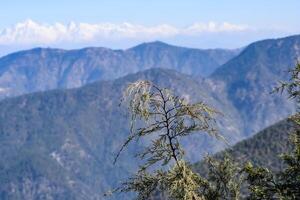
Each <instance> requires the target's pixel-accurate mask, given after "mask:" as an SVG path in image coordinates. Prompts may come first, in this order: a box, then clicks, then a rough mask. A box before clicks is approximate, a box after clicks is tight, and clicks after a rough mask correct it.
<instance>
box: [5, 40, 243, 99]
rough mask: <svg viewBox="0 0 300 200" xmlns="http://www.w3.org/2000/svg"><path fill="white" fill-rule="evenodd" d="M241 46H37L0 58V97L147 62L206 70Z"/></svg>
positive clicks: (109, 75) (120, 72)
mask: <svg viewBox="0 0 300 200" xmlns="http://www.w3.org/2000/svg"><path fill="white" fill-rule="evenodd" d="M239 52H240V50H222V49H212V50H200V49H190V48H184V47H177V46H172V45H168V44H165V43H162V42H153V43H144V44H141V45H138V46H136V47H133V48H130V49H127V50H111V49H107V48H101V47H99V48H96V47H91V48H85V49H79V50H69V51H67V50H61V49H45V48H36V49H32V50H27V51H20V52H17V53H13V54H9V55H7V56H4V57H2V58H0V98H1V97H2V98H3V97H5V96H15V95H21V94H25V93H30V92H36V91H45V90H49V89H56V88H74V87H80V86H83V85H85V84H87V83H91V82H94V81H98V80H113V79H115V78H119V77H121V76H124V75H127V74H130V73H135V72H138V71H141V70H146V69H150V68H168V69H174V70H176V71H179V72H182V73H185V74H192V75H194V76H204V77H206V76H208V75H210V74H211V73H212V72H213V71H214V70H215V69H216V68H217V67H219V66H220V65H222V64H224V63H225V62H227V61H228V60H229V59H231V58H233V57H234V56H236V55H237V54H238V53H239Z"/></svg>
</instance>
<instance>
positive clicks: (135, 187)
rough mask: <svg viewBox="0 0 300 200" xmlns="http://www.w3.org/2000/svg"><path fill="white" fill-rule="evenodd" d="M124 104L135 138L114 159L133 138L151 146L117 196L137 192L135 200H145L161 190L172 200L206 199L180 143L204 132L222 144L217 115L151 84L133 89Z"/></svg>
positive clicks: (143, 153)
mask: <svg viewBox="0 0 300 200" xmlns="http://www.w3.org/2000/svg"><path fill="white" fill-rule="evenodd" d="M123 102H124V103H126V105H127V106H128V109H129V111H130V112H131V135H130V136H129V137H128V139H127V140H126V142H125V143H124V145H123V146H122V148H121V150H120V152H119V153H118V154H117V156H116V159H117V158H118V157H119V156H120V153H121V151H122V150H123V149H124V148H125V147H126V146H127V145H128V144H129V143H130V142H131V141H132V140H134V139H136V140H139V139H140V138H143V137H146V136H149V137H150V138H151V139H152V142H151V143H150V144H149V146H147V147H146V148H145V149H144V151H143V152H142V153H140V154H138V156H139V157H140V158H141V159H142V160H145V163H144V164H143V165H142V166H140V169H139V172H138V173H137V174H136V175H135V176H134V177H132V178H131V179H129V181H128V182H125V183H124V184H123V186H122V187H120V188H118V189H117V191H121V192H129V191H134V192H137V193H138V196H137V199H141V200H142V199H147V198H148V197H149V196H150V195H151V194H152V193H153V192H154V191H155V190H157V189H159V190H161V191H167V193H168V195H169V196H170V197H171V198H173V199H184V200H193V199H195V200H197V199H199V200H200V199H203V197H202V194H201V193H199V187H200V185H201V184H202V178H201V177H200V176H199V175H198V174H196V173H194V172H193V171H192V170H191V169H190V167H189V166H188V165H187V164H186V162H185V161H184V151H183V149H182V147H181V145H180V139H181V138H182V137H186V136H189V135H191V134H194V133H204V132H206V133H209V134H210V135H211V136H213V137H216V138H219V139H221V138H222V137H221V136H220V135H219V134H218V132H217V131H216V129H215V128H214V126H215V120H214V115H216V114H217V112H216V111H215V110H214V109H212V108H210V107H209V106H207V105H206V104H205V103H203V102H198V103H189V102H188V101H187V100H186V99H184V98H181V97H179V96H176V95H174V94H173V93H172V91H170V90H168V89H165V88H159V87H158V86H156V85H155V84H153V83H151V82H149V81H137V82H135V83H132V84H130V85H129V86H128V88H127V90H126V91H125V93H124V98H123ZM154 164H158V165H156V166H159V165H161V166H162V167H161V169H159V170H154V171H153V170H149V168H150V167H151V166H153V165H154ZM163 166H164V167H163ZM147 170H148V171H150V172H148V171H147Z"/></svg>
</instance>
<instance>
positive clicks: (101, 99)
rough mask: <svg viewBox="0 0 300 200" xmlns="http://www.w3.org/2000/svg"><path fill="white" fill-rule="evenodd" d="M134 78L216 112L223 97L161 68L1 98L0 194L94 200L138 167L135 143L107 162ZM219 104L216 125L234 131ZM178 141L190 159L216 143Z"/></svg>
mask: <svg viewBox="0 0 300 200" xmlns="http://www.w3.org/2000/svg"><path fill="white" fill-rule="evenodd" d="M137 79H149V80H153V81H154V82H156V83H157V84H159V85H161V86H165V87H168V88H174V89H175V90H176V92H177V93H180V94H182V95H185V96H186V97H189V98H190V100H191V101H192V100H196V99H197V100H200V99H203V100H204V101H206V102H209V103H210V104H213V105H214V106H215V107H217V108H218V109H220V108H221V107H223V106H224V105H223V104H224V103H225V102H226V101H225V102H222V104H221V103H219V102H218V101H217V100H216V98H215V97H214V95H212V94H211V93H210V92H209V90H207V88H208V86H206V85H205V83H203V82H198V81H195V80H193V79H192V78H191V77H189V76H186V75H183V74H180V73H177V72H175V71H171V70H163V69H151V70H147V71H145V72H140V73H137V74H133V75H129V76H126V77H124V78H121V79H117V80H115V81H106V82H99V83H94V84H91V85H87V86H85V87H82V88H79V89H70V90H54V91H48V92H40V93H34V94H29V95H25V96H20V97H14V98H7V99H4V100H2V101H1V102H0V153H1V155H2V156H1V158H0V186H1V187H0V191H1V192H0V194H1V199H28V200H30V199H45V198H48V199H97V198H100V197H101V195H103V193H104V192H105V191H106V190H108V189H110V188H111V187H112V186H116V184H117V183H118V182H119V181H120V180H121V179H122V178H124V177H126V176H127V175H128V172H133V171H134V170H135V167H136V166H137V162H136V161H135V160H134V157H133V155H134V153H135V152H136V151H137V149H139V145H138V146H136V145H132V146H130V148H129V150H128V151H126V152H124V153H123V154H122V157H123V158H122V159H121V160H120V161H119V162H118V164H117V165H115V166H113V164H112V161H113V156H114V153H115V152H117V150H118V148H119V147H120V145H121V144H122V143H123V141H124V140H125V139H126V136H127V135H128V127H129V123H128V121H127V119H128V116H126V115H125V112H124V110H123V109H122V108H120V107H118V104H119V99H120V94H121V93H122V90H123V88H124V87H125V86H126V84H127V83H129V82H132V81H135V80H137ZM186 86H189V87H186ZM207 91H208V92H207ZM215 96H216V94H215ZM226 109H228V110H227V111H226V112H228V113H230V114H229V116H230V115H232V116H233V117H232V118H226V119H224V120H222V123H221V124H222V127H223V128H222V130H224V132H226V127H235V129H236V130H238V124H239V123H238V122H237V121H236V122H235V120H234V119H235V118H234V116H235V113H234V112H230V110H231V109H230V107H227V108H226ZM237 119H238V118H237ZM236 126H237V127H236ZM229 131H230V130H227V133H228V132H229ZM238 134H239V133H238V132H235V134H233V135H234V137H235V139H234V138H233V139H232V140H237V138H238V137H237V135H238ZM183 142H184V143H185V144H186V147H187V150H188V155H189V157H190V158H191V159H193V160H196V159H199V158H200V157H201V156H203V153H204V152H205V151H210V150H215V151H216V150H218V149H220V147H221V144H220V143H219V144H217V143H216V142H215V141H212V140H210V139H209V138H208V137H193V138H191V139H189V140H186V141H183ZM142 144H143V141H142V143H141V145H142ZM187 144H188V145H187ZM195 150H196V151H195ZM119 198H120V197H119Z"/></svg>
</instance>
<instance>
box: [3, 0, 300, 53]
mask: <svg viewBox="0 0 300 200" xmlns="http://www.w3.org/2000/svg"><path fill="white" fill-rule="evenodd" d="M299 8H300V1H299V0H285V1H283V0H247V1H246V0H243V1H242V0H210V1H208V0H185V1H183V0H181V1H180V0H148V1H142V0H118V1H117V0H107V1H103V0H84V1H83V0H49V1H41V0H26V1H20V0H19V1H16V0H9V1H8V0H7V1H5V2H4V1H1V2H0V18H1V21H0V46H8V47H14V46H19V47H20V48H21V47H23V46H24V47H25V46H26V47H27V46H28V47H31V46H56V47H61V48H73V47H74V48H76V47H82V46H99V45H101V46H108V47H112V48H126V47H130V46H132V45H135V44H137V43H139V42H143V41H151V40H162V41H165V42H169V43H173V44H177V45H182V46H191V47H197V48H216V47H222V48H237V47H239V46H244V45H246V44H248V43H249V42H252V41H255V40H258V39H264V38H269V37H282V36H286V35H290V34H297V33H300V20H299V19H300V14H299V13H300V12H299ZM70 22H74V23H75V26H74V27H76V31H77V32H76V33H75V32H74V30H75V29H74V28H73V29H72V31H73V32H72V33H69V32H70V30H71V28H70ZM125 22H126V23H128V24H125V25H124V23H125ZM55 23H59V25H57V26H56V25H55ZM80 23H83V25H82V24H81V25H80ZM107 23H108V25H109V26H108V25H107ZM97 24H98V26H97V27H96V26H94V25H97ZM99 24H100V25H99ZM162 25H163V26H162ZM103 27H104V28H103ZM124 27H125V28H124ZM195 27H196V28H195ZM108 28H109V31H110V32H109V33H107V32H105V31H107V29H108ZM53 29H55V31H54V32H51V31H52V30H53ZM65 29H66V31H67V32H68V35H66V34H67V33H65V32H66V31H65ZM94 29H97V30H94ZM142 29H143V30H144V31H141V30H142ZM191 29H193V31H192V32H191ZM78 30H79V31H78ZM195 30H196V31H195ZM47 31H48V32H47ZM63 31H65V32H64V33H62V32H63ZM88 31H92V32H88ZM103 31H104V32H105V33H103ZM126 31H129V32H130V33H127V32H126ZM132 31H133V32H134V33H132ZM164 31H165V32H166V33H164ZM79 32H80V33H79ZM45 33H46V34H45ZM22 34H23V35H22ZM43 34H44V35H47V37H42V36H41V35H43ZM51 34H52V35H51ZM83 35H84V36H83ZM110 35H113V37H110ZM145 35H146V36H145ZM13 36H14V37H13ZM54 36H55V38H54ZM144 36H145V37H144ZM1 37H2V39H1ZM12 37H13V38H12ZM34 38H36V40H37V41H34ZM72 44H73V45H72Z"/></svg>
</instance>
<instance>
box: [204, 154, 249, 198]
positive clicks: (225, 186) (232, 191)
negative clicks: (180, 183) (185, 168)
mask: <svg viewBox="0 0 300 200" xmlns="http://www.w3.org/2000/svg"><path fill="white" fill-rule="evenodd" d="M206 163H207V164H208V169H209V173H208V177H207V179H206V180H205V179H204V180H205V181H204V182H203V184H202V185H201V187H200V190H201V193H202V194H203V195H204V196H205V199H207V200H214V199H220V200H221V199H228V200H232V199H235V200H237V199H240V188H241V185H242V183H243V180H244V179H243V175H242V173H241V172H242V169H241V168H240V167H239V166H238V164H237V163H236V162H234V161H233V160H232V159H231V158H230V156H229V155H225V157H224V159H222V160H218V159H214V158H212V157H207V158H206Z"/></svg>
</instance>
